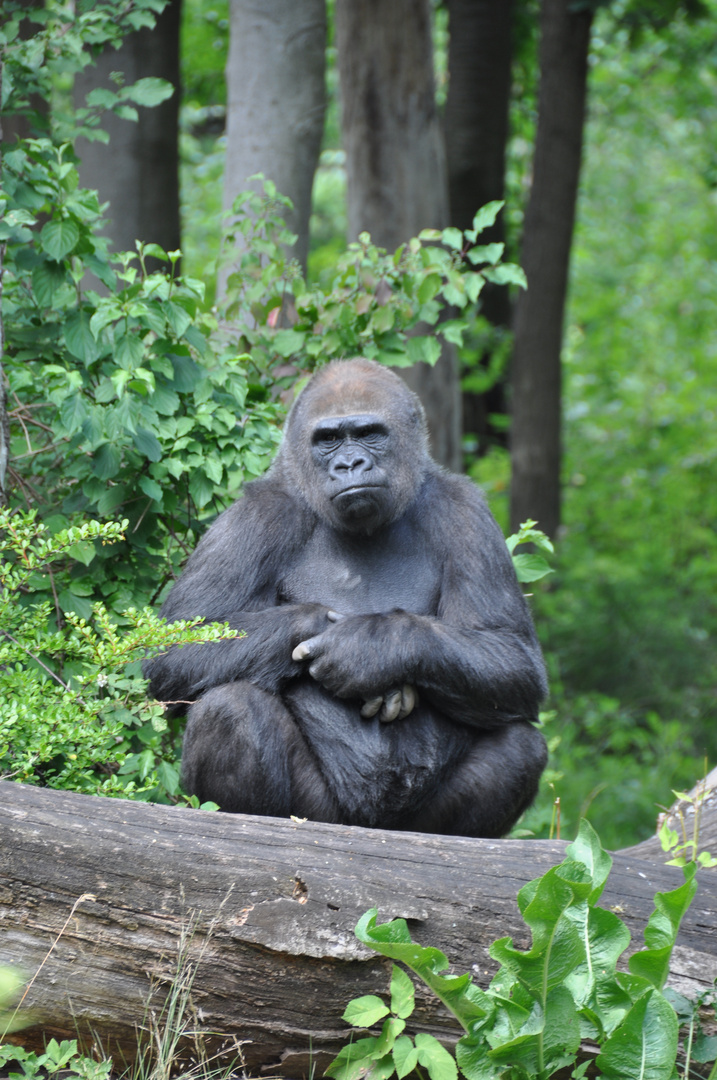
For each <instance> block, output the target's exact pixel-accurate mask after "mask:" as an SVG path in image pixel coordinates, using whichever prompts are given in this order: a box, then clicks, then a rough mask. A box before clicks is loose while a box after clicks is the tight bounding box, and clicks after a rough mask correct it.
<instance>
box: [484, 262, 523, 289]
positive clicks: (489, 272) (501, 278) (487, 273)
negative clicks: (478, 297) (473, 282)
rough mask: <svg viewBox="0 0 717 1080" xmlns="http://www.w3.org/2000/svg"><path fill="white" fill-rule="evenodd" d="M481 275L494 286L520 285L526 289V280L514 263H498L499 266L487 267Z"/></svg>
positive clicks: (520, 269)
mask: <svg viewBox="0 0 717 1080" xmlns="http://www.w3.org/2000/svg"><path fill="white" fill-rule="evenodd" d="M481 273H482V274H483V277H484V278H485V279H486V280H487V281H492V282H493V283H494V284H495V285H520V286H521V288H523V289H527V288H528V279H527V278H526V276H525V273H524V271H523V270H522V268H521V267H520V266H516V265H515V263H500V265H499V266H487V267H486V268H485V270H482V271H481Z"/></svg>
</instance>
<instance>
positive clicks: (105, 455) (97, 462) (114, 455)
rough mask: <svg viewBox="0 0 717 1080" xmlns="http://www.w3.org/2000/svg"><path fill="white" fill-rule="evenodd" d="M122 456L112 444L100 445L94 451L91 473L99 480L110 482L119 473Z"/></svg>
mask: <svg viewBox="0 0 717 1080" xmlns="http://www.w3.org/2000/svg"><path fill="white" fill-rule="evenodd" d="M121 463H122V456H121V454H120V452H119V450H118V449H117V447H116V446H113V445H112V443H102V444H101V446H98V447H97V449H96V450H95V453H94V456H93V460H92V472H93V473H94V474H95V476H97V477H99V479H100V480H111V479H112V477H113V476H116V475H117V473H118V472H119V471H120V465H121Z"/></svg>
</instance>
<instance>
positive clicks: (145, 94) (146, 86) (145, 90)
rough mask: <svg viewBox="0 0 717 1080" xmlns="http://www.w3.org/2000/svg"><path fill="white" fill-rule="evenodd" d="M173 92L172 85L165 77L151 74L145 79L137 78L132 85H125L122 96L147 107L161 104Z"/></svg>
mask: <svg viewBox="0 0 717 1080" xmlns="http://www.w3.org/2000/svg"><path fill="white" fill-rule="evenodd" d="M173 93H174V87H173V86H172V84H171V83H170V82H167V80H166V79H158V78H155V77H153V76H149V77H147V78H145V79H138V80H137V82H136V83H134V84H133V85H132V86H127V87H125V88H124V90H123V96H124V97H126V98H129V100H130V101H134V102H135V103H136V104H137V105H145V106H148V107H149V108H152V107H154V106H155V105H161V103H162V102H163V101H166V100H167V98H170V97H171V96H172V94H173Z"/></svg>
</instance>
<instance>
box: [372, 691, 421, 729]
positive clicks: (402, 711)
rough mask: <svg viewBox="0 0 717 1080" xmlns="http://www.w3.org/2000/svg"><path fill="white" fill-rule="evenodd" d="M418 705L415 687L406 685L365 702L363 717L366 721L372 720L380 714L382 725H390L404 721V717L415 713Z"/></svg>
mask: <svg viewBox="0 0 717 1080" xmlns="http://www.w3.org/2000/svg"><path fill="white" fill-rule="evenodd" d="M417 704H418V694H417V693H416V688H415V686H411V684H410V683H404V684H403V686H402V687H401V688H400V689H399V690H389V691H388V692H387V693H385V694H381V695H379V696H378V697H374V698H369V700H368V701H366V702H364V705H363V708H362V709H361V715H362V716H363V717H364V718H365V719H366V720H370V719H371V717H373V716H376V714H378V718H379V720H380V721H381V723H382V724H389V723H390V722H391V720H403V718H404V716H408V715H409V713H411V712H413V710H414V709H415V707H416V705H417Z"/></svg>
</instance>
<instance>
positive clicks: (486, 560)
mask: <svg viewBox="0 0 717 1080" xmlns="http://www.w3.org/2000/svg"><path fill="white" fill-rule="evenodd" d="M161 613H162V615H163V616H165V617H166V618H167V619H168V620H175V619H191V618H194V617H196V616H198V615H199V616H202V617H203V618H204V619H205V620H207V621H219V622H226V623H228V624H229V625H230V626H231V627H234V628H236V629H241V630H244V631H246V636H245V637H244V638H241V639H234V640H225V641H220V642H212V643H207V644H195V645H187V646H184V647H183V648H174V649H172V650H170V651H168V652H167V653H165V654H161V655H159V656H157V657H156V658H154V659H153V660H151V661H150V662H149V664H148V667H147V673H148V675H149V676H150V680H151V683H150V692H151V693H152V694H153V695H154V696H155V697H156V698H158V699H159V700H161V701H167V702H177V701H186V702H192V704H191V705H190V708H189V710H188V714H187V715H188V721H187V727H186V732H185V736H184V748H183V754H182V784H183V786H184V788H185V790H186V791H187V792H188V793H190V794H194V795H197V796H198V797H199V799H200V801H205V800H213V801H214V802H216V803H218V804H219V806H220V808H221V809H222V810H225V811H229V812H234V813H248V814H268V815H274V816H280V817H287V816H289V815H297V816H300V817H305V818H311V819H313V820H315V821H327V822H335V823H342V824H347V825H363V826H369V827H379V828H386V829H412V830H417V831H420V832H436V833H444V834H457V835H461V836H483V837H497V836H501V835H503V834H504V833H505V832H507V831H508V830H509V829H510V828H511V826H512V825H513V824H514V822H515V821H516V820H517V818H518V817H519V816H520V815H521V813H522V812H523V811H524V810H525V809H526V808H527V807H528V806H529V805H530V803H531V801H532V800H533V798H534V796H535V793H536V790H537V787H538V780H539V778H540V774H541V772H542V770H543V768H544V766H545V762H546V756H547V754H546V747H545V740H544V738H543V736H542V734H541V733H540V732H539V731H538V730H536V728H535V727H534V726H533V725H534V722H535V721H536V720H537V716H538V706H539V704H540V702H541V700H542V699H543V697H544V696H545V694H546V691H547V686H546V678H545V670H544V667H543V661H542V657H541V654H540V648H539V646H538V643H537V640H536V637H535V631H534V629H533V624H532V619H531V616H530V613H529V611H528V607H527V605H526V602H525V599H524V597H523V594H522V592H521V589H520V587H519V586H518V583H517V581H516V577H515V573H514V571H513V566H512V562H511V559H510V556H509V553H508V549H507V547H506V544H505V540H504V539H503V536H502V534H501V532H500V529H499V528H498V526H497V524H496V523H495V521H494V520H493V518H492V516H491V514H490V512H489V510H488V509H487V507H486V504H485V502H484V499H483V497H482V495H481V493H480V492H479V490H478V488H477V487H476V485H475V484H473V483H472V482H471V481H470V480H468V479H467V478H465V477H460V476H456V475H453V474H450V473H447V472H445V471H444V470H443V469H441V468H440V467H439V466H438V465H437V464H436V463H435V462H434V461H433V460H432V459H431V457H430V455H429V452H428V441H427V432H426V422H425V416H424V413H423V409H422V406H421V404H420V402H419V400H418V398H417V397H416V396H415V394H413V393H412V392H411V391H410V390H409V389H408V388H407V387H406V385H405V383H404V382H403V381H402V380H401V379H400V378H399V377H398V376H397V375H395V374H394V373H393V372H391V371H390V370H388V369H387V368H384V367H381V366H380V365H379V364H376V363H374V362H373V361H369V360H364V359H355V360H345V361H334V362H333V363H331V364H329V365H328V366H326V367H325V368H323V369H322V370H320V371H319V372H318V373H317V374H315V375H314V376H313V378H312V379H311V380H310V382H309V383H308V384H307V386H306V388H305V389H304V390H303V392H302V393H301V394H300V395H299V397H298V398H297V400H296V402H295V404H294V405H293V407H292V409H291V411H290V414H289V417H288V419H287V422H286V428H285V432H284V437H283V441H282V444H281V447H280V449H279V452H278V455H277V457H276V460H275V461H274V464H273V465H272V467H271V468H270V470H269V471H268V473H267V474H266V475H265V476H264V477H262V478H261V479H259V480H254V481H253V482H252V483H250V484H248V485H247V487H246V491H245V494H244V496H243V498H241V499H239V500H238V501H237V502H236V503H235V504H234V505H233V506H231V507H230V508H229V509H228V510H226V511H224V513H223V514H221V515H220V516H219V517H218V518H217V520H216V521H215V522H214V524H213V525H212V526H211V528H210V529H209V530H208V532H207V533H206V535H205V536H204V538H203V539H202V540H201V542H200V543H199V545H198V546H197V548H196V550H195V552H194V553H193V555H192V556H191V558H190V559H189V562H188V563H187V566H186V569H185V570H184V572H183V574H182V576H181V577H180V578H179V580H178V581H177V582H176V584H175V585H174V587H173V588H172V590H171V592H170V594H169V597H168V599H167V601H166V603H165V604H164V606H163V608H162V612H161Z"/></svg>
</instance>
